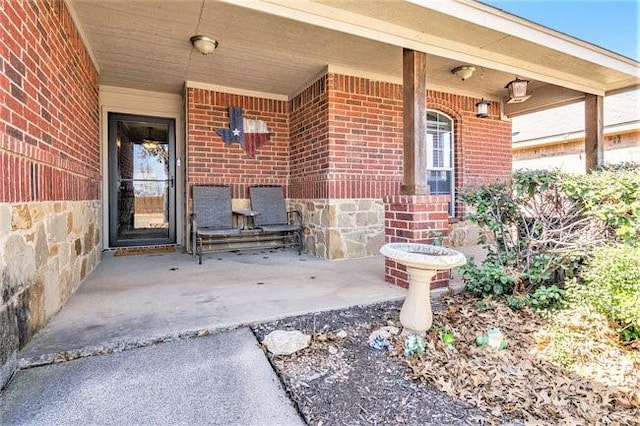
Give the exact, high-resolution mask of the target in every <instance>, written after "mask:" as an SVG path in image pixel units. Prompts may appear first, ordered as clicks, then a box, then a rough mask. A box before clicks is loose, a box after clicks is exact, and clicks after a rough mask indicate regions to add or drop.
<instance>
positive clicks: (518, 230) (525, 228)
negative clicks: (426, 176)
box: [460, 170, 607, 295]
mask: <svg viewBox="0 0 640 426" xmlns="http://www.w3.org/2000/svg"><path fill="white" fill-rule="evenodd" d="M565 176H566V175H564V174H563V173H561V172H559V171H558V170H537V171H519V172H514V173H513V174H512V175H511V180H510V182H497V183H493V184H490V185H484V186H480V187H477V188H465V189H463V191H461V195H460V198H461V199H462V201H464V202H465V203H467V205H469V206H470V207H471V208H470V209H469V213H468V214H467V219H468V220H471V221H472V222H475V223H477V224H478V225H480V226H481V227H483V228H484V229H486V230H487V231H488V232H489V234H490V236H491V238H489V241H487V243H486V244H485V248H486V249H487V250H488V253H489V255H488V257H487V260H486V261H485V263H486V264H487V266H486V267H484V266H481V267H480V268H479V269H480V270H479V271H478V270H474V269H473V267H469V268H468V269H467V270H466V272H467V274H466V276H465V275H464V274H463V278H464V279H465V281H466V282H467V285H468V286H469V287H470V288H471V291H473V292H475V293H476V294H481V295H486V294H491V290H492V289H495V290H496V291H495V292H493V294H496V295H500V294H506V293H515V294H526V293H530V292H532V291H534V290H535V289H537V288H538V287H541V286H548V285H552V284H556V283H559V282H562V281H564V279H566V278H567V277H571V276H573V275H574V274H575V272H576V270H577V268H578V267H579V265H580V263H581V261H582V259H583V258H584V257H585V256H586V255H587V254H588V252H589V251H590V250H591V249H592V248H593V247H595V246H597V245H598V244H601V243H602V241H604V239H605V238H606V236H607V235H606V232H604V224H603V223H602V222H601V221H600V220H598V219H596V218H595V217H588V216H586V215H585V213H584V206H583V205H582V204H581V203H579V202H577V201H575V200H573V199H570V198H569V197H568V196H567V195H566V194H565V193H564V192H563V189H562V186H561V184H562V182H563V180H564V178H565ZM482 273H484V274H485V276H484V277H481V276H480V275H481V274H482ZM502 277H508V278H502ZM496 278H501V281H500V282H496V283H495V286H494V285H492V282H491V281H492V280H493V279H496ZM505 280H507V281H505ZM472 281H475V283H472Z"/></svg>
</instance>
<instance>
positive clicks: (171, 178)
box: [169, 176, 173, 188]
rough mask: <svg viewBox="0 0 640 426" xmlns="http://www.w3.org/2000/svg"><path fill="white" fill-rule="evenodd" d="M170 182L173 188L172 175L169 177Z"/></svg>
mask: <svg viewBox="0 0 640 426" xmlns="http://www.w3.org/2000/svg"><path fill="white" fill-rule="evenodd" d="M169 182H170V185H171V186H170V187H171V188H173V176H171V178H170V179H169Z"/></svg>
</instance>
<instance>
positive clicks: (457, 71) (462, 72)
mask: <svg viewBox="0 0 640 426" xmlns="http://www.w3.org/2000/svg"><path fill="white" fill-rule="evenodd" d="M475 70H476V69H475V67H470V66H467V65H465V66H462V67H456V68H454V69H452V70H451V74H453V75H455V76H456V77H458V78H459V79H461V80H462V81H465V80H466V79H468V78H469V77H471V76H472V75H473V72H474V71H475Z"/></svg>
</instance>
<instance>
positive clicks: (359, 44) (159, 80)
mask: <svg viewBox="0 0 640 426" xmlns="http://www.w3.org/2000/svg"><path fill="white" fill-rule="evenodd" d="M69 4H70V5H71V7H72V11H73V13H74V14H75V16H76V18H77V21H78V22H79V25H80V28H81V31H82V32H84V37H85V39H86V40H87V42H88V44H89V47H90V50H91V51H92V53H93V56H94V58H95V60H96V62H97V64H98V66H99V68H100V81H101V84H105V85H112V86H122V87H130V88H136V89H143V90H152V91H160V92H171V93H180V92H181V90H182V88H183V86H184V82H185V81H195V82H201V83H205V84H211V85H217V86H224V87H229V88H235V89H240V90H249V91H256V92H265V93H270V94H275V95H281V96H282V97H290V96H292V95H294V94H295V93H296V92H297V91H298V90H300V89H302V88H304V87H305V85H307V84H308V83H309V82H310V81H311V80H312V79H313V78H315V77H316V76H317V75H318V74H319V73H320V72H323V70H325V69H326V68H327V67H328V68H329V70H335V71H336V72H343V73H347V74H356V75H363V76H365V77H371V78H374V79H379V80H385V81H392V82H401V81H402V48H403V47H407V48H412V49H415V50H419V51H423V52H426V53H427V54H428V58H427V64H428V65H427V66H428V71H427V73H428V74H427V75H428V87H429V88H433V89H437V90H443V91H447V92H452V93H457V94H462V95H471V96H475V97H484V98H487V99H490V100H494V101H499V100H502V99H504V98H505V96H506V90H505V89H504V86H505V84H506V83H507V82H509V81H510V80H512V79H513V78H514V76H515V75H518V76H519V77H521V78H527V79H530V80H531V84H530V93H532V94H533V96H532V97H531V99H530V100H528V101H527V102H524V103H522V104H516V105H506V106H505V112H506V113H507V114H510V115H517V114H521V113H524V112H529V111H532V110H538V109H543V108H546V107H549V106H553V105H558V104H563V103H569V102H573V101H576V100H580V99H582V96H583V93H584V92H587V93H594V94H604V93H605V92H608V91H612V90H618V89H621V88H627V87H630V86H633V85H637V84H639V83H640V78H639V75H640V72H639V64H638V63H637V62H635V61H633V60H630V59H628V58H624V57H622V56H620V55H617V54H614V53H611V52H608V51H606V50H604V49H601V48H599V47H597V46H593V45H590V44H588V43H585V42H582V41H580V40H576V39H573V38H571V37H568V36H566V35H563V34H561V33H557V32H555V31H552V30H549V29H546V28H544V27H541V26H538V25H535V24H533V23H530V22H528V21H525V20H522V19H520V18H517V17H514V16H512V15H508V14H506V13H504V12H502V11H500V10H498V9H494V8H491V7H489V6H485V5H483V4H481V3H478V2H475V1H470V0H453V1H450V2H426V1H422V0H412V1H400V0H395V1H389V0H366V1H350V0H314V1H307V2H303V1H296V0H266V1H263V0H255V1H251V2H248V1H246V0H188V1H178V0H162V1H130V0H114V1H102V2H96V1H95V0H69ZM462 17H464V18H462ZM195 34H204V35H208V36H211V37H213V38H215V39H216V40H218V42H219V43H220V45H219V47H218V49H217V50H216V51H215V52H214V53H213V54H211V55H208V56H203V55H200V54H199V53H198V52H196V51H195V50H194V49H192V48H191V45H190V43H189V38H190V37H191V36H193V35H195ZM460 65H472V66H475V67H476V73H475V74H474V75H473V77H471V78H469V79H468V80H466V81H461V80H459V79H458V78H457V77H455V76H454V75H452V74H451V72H450V71H451V69H453V68H455V67H457V66H460Z"/></svg>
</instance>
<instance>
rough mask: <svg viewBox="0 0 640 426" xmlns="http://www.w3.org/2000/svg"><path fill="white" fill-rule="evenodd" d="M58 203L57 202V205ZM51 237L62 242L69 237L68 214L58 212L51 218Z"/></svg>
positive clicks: (52, 239)
mask: <svg viewBox="0 0 640 426" xmlns="http://www.w3.org/2000/svg"><path fill="white" fill-rule="evenodd" d="M57 206H58V205H57V204H56V207H57ZM47 230H48V231H49V239H50V240H51V241H54V242H62V241H65V240H66V239H67V215H66V214H57V215H55V216H53V217H52V218H50V219H49V226H48V228H47Z"/></svg>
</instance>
